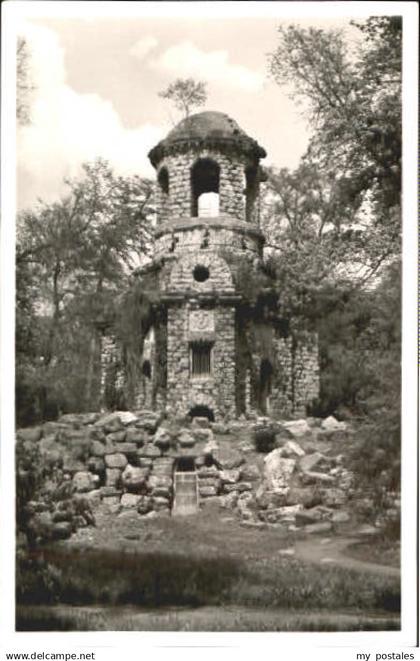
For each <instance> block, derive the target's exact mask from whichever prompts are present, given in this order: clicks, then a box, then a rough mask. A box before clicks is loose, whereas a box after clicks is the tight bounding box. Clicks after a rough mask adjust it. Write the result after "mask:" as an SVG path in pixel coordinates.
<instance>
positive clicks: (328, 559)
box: [295, 537, 400, 577]
mask: <svg viewBox="0 0 420 661" xmlns="http://www.w3.org/2000/svg"><path fill="white" fill-rule="evenodd" d="M357 541H360V540H358V539H357V538H353V537H346V538H342V537H338V538H334V537H327V538H319V539H317V538H311V539H305V540H301V541H297V542H296V545H295V555H296V557H297V558H300V559H301V560H304V561H305V562H314V563H316V564H326V565H329V564H331V565H336V566H339V567H344V568H346V569H355V570H357V571H368V572H371V573H375V574H382V575H385V576H395V577H399V576H400V570H399V568H397V567H389V566H387V565H380V564H377V563H374V562H364V561H363V560H356V559H355V558H350V557H349V556H348V555H346V554H345V552H344V551H345V549H346V548H347V547H348V546H350V544H354V543H355V542H357Z"/></svg>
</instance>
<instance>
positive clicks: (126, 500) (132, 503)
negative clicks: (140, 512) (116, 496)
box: [121, 493, 140, 508]
mask: <svg viewBox="0 0 420 661" xmlns="http://www.w3.org/2000/svg"><path fill="white" fill-rule="evenodd" d="M139 501H140V496H138V495H136V494H134V493H123V495H122V496H121V507H126V508H137V506H138V504H139Z"/></svg>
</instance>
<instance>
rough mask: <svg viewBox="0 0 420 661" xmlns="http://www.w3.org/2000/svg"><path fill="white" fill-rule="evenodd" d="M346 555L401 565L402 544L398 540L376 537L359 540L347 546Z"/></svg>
mask: <svg viewBox="0 0 420 661" xmlns="http://www.w3.org/2000/svg"><path fill="white" fill-rule="evenodd" d="M345 553H346V555H348V556H349V557H351V558H355V559H356V560H363V561H367V562H377V563H378V564H382V565H386V566H389V567H400V564H401V556H400V544H399V541H396V540H386V539H375V541H372V540H368V541H363V542H357V543H355V544H351V545H350V546H348V547H347V549H346V551H345Z"/></svg>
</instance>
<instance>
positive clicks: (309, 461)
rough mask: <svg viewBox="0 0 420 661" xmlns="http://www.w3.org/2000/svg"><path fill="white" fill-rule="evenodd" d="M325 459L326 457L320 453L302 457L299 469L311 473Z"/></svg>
mask: <svg viewBox="0 0 420 661" xmlns="http://www.w3.org/2000/svg"><path fill="white" fill-rule="evenodd" d="M323 459H324V455H323V454H321V453H320V452H312V454H307V455H306V456H305V457H301V459H300V461H299V468H300V470H302V471H304V472H307V471H311V470H312V469H313V468H315V466H317V465H318V464H319V463H320V462H321V461H322V460H323Z"/></svg>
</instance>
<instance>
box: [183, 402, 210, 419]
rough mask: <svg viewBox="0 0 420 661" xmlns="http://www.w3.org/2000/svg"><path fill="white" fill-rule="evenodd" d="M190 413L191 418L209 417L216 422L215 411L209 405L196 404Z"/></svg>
mask: <svg viewBox="0 0 420 661" xmlns="http://www.w3.org/2000/svg"><path fill="white" fill-rule="evenodd" d="M188 415H189V416H190V417H191V418H207V419H208V420H210V422H214V413H213V411H212V410H211V409H209V407H208V406H200V405H197V406H194V407H193V408H192V409H190V412H189V413H188Z"/></svg>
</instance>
